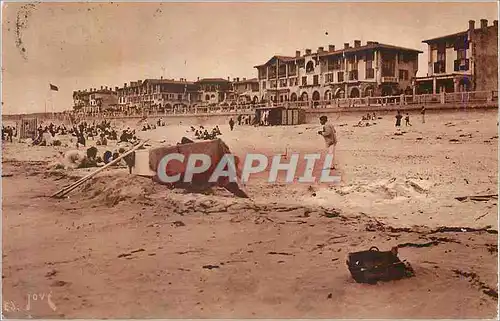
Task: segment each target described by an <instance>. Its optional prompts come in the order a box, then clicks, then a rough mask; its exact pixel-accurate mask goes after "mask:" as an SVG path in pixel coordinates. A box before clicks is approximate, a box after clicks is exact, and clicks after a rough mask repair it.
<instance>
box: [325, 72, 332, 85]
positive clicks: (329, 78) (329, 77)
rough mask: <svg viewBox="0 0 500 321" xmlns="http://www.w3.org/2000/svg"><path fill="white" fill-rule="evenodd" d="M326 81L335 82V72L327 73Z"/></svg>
mask: <svg viewBox="0 0 500 321" xmlns="http://www.w3.org/2000/svg"><path fill="white" fill-rule="evenodd" d="M325 82H326V83H329V82H333V73H332V74H326V75H325Z"/></svg>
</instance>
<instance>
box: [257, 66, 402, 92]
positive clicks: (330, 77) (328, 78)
mask: <svg viewBox="0 0 500 321" xmlns="http://www.w3.org/2000/svg"><path fill="white" fill-rule="evenodd" d="M334 74H335V73H328V74H325V83H333V82H335V80H334ZM387 76H392V77H393V76H394V73H392V75H388V74H385V75H384V77H387ZM398 76H399V81H403V80H409V79H410V75H409V72H408V70H404V69H400V70H399V75H398ZM347 77H348V80H358V71H357V70H351V71H349V72H348V74H347ZM365 78H366V79H374V78H375V69H373V68H370V69H366V70H365ZM337 82H344V72H343V71H339V72H337ZM276 84H277V83H276V81H275V80H272V81H270V82H269V85H270V88H277V87H276ZM278 84H279V87H280V88H283V87H288V86H290V87H293V86H297V85H298V79H297V77H293V78H289V79H288V82H287V79H281V80H280V81H279V83H278ZM266 85H267V84H266V82H265V81H263V82H262V89H263V90H265V89H266ZM287 85H288V86H287ZM307 85H308V83H307V76H303V77H302V78H301V86H307ZM312 85H313V86H317V85H319V75H314V76H313V83H312Z"/></svg>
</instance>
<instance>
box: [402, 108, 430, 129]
mask: <svg viewBox="0 0 500 321" xmlns="http://www.w3.org/2000/svg"><path fill="white" fill-rule="evenodd" d="M420 114H421V115H422V123H425V106H422V109H420ZM402 119H403V115H401V111H400V110H398V112H397V114H396V128H400V127H401V120H402ZM405 126H411V123H410V114H409V113H406V115H405Z"/></svg>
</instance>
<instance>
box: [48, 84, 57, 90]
mask: <svg viewBox="0 0 500 321" xmlns="http://www.w3.org/2000/svg"><path fill="white" fill-rule="evenodd" d="M50 90H53V91H59V88H57V86H54V85H52V84H50Z"/></svg>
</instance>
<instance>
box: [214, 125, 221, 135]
mask: <svg viewBox="0 0 500 321" xmlns="http://www.w3.org/2000/svg"><path fill="white" fill-rule="evenodd" d="M215 132H216V133H217V135H222V133H221V131H220V129H219V126H217V125H216V126H215Z"/></svg>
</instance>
